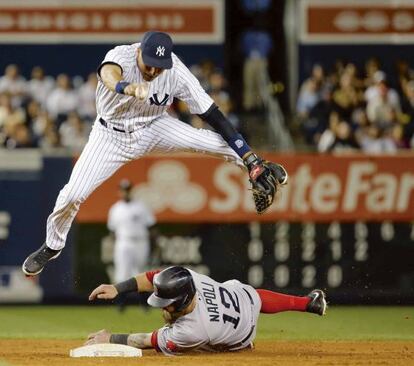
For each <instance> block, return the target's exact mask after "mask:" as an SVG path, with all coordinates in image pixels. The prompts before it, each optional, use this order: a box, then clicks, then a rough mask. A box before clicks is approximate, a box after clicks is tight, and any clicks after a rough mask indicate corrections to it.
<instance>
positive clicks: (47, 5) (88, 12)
mask: <svg viewBox="0 0 414 366" xmlns="http://www.w3.org/2000/svg"><path fill="white" fill-rule="evenodd" d="M153 29H157V30H161V31H164V32H169V33H171V34H172V35H173V38H174V41H175V42H176V43H221V42H223V39H224V4H223V2H222V1H221V0H198V1H192V0H176V1H167V0H140V1H128V0H117V1H113V0H111V1H109V0H89V1H80V0H57V1H56V0H19V1H12V0H3V1H1V3H0V42H3V43H18V42H24V43H65V42H66V43H69V42H71V43H74V42H75V43H99V42H101V43H112V42H131V43H132V42H136V41H137V40H138V39H139V36H140V35H141V34H142V33H144V32H146V31H148V30H153Z"/></svg>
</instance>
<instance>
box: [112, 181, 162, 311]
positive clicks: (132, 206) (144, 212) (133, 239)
mask: <svg viewBox="0 0 414 366" xmlns="http://www.w3.org/2000/svg"><path fill="white" fill-rule="evenodd" d="M132 188H133V186H132V183H131V182H130V181H129V180H128V179H123V180H121V182H120V183H119V195H120V197H121V199H120V200H119V201H117V202H116V203H115V204H114V205H113V206H112V207H111V208H110V210H109V213H108V229H109V230H110V232H111V235H112V236H113V238H114V240H115V245H114V280H115V282H122V281H125V280H127V279H128V278H131V277H132V276H134V275H135V274H136V273H141V272H144V271H145V270H146V266H147V264H148V262H149V259H150V254H151V245H150V241H151V239H154V238H155V236H156V229H155V227H154V225H155V223H156V220H155V217H154V215H153V213H152V212H151V210H150V209H149V208H148V207H147V206H146V205H145V204H144V203H143V202H142V201H139V200H137V199H133V198H132V194H131V193H132ZM126 302H127V296H121V297H120V298H119V299H118V304H119V305H120V310H123V309H124V307H125V305H126Z"/></svg>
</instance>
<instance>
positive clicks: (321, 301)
mask: <svg viewBox="0 0 414 366" xmlns="http://www.w3.org/2000/svg"><path fill="white" fill-rule="evenodd" d="M308 297H309V298H310V301H309V304H308V306H307V307H306V311H307V312H308V313H313V314H318V315H321V316H322V315H325V313H326V308H327V307H328V305H327V303H326V299H325V297H326V295H325V293H324V292H323V291H322V290H313V291H311V292H310V293H309V294H308Z"/></svg>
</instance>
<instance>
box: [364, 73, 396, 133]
mask: <svg viewBox="0 0 414 366" xmlns="http://www.w3.org/2000/svg"><path fill="white" fill-rule="evenodd" d="M400 114H401V107H400V102H399V97H398V95H397V94H396V92H395V90H393V89H391V90H390V88H389V87H388V85H387V83H386V82H385V80H381V81H380V82H378V84H377V85H376V88H375V92H373V93H372V94H371V95H370V96H369V99H368V102H367V116H368V119H369V120H370V122H372V123H374V124H375V125H377V126H378V127H379V128H380V129H386V128H390V127H391V126H392V125H393V124H394V123H398V117H399V115H400Z"/></svg>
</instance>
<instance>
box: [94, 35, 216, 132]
mask: <svg viewBox="0 0 414 366" xmlns="http://www.w3.org/2000/svg"><path fill="white" fill-rule="evenodd" d="M139 45H140V43H134V44H132V45H123V46H117V47H115V48H113V49H112V50H110V51H109V52H108V53H107V54H106V56H105V59H104V60H103V62H102V64H105V63H115V64H117V65H119V66H121V68H122V76H123V79H124V80H125V81H127V82H130V83H143V82H145V81H144V79H143V77H142V74H141V72H140V71H139V68H138V65H137V52H138V48H139ZM172 60H173V67H172V68H171V69H167V70H164V71H163V72H162V73H161V74H160V75H159V76H158V77H156V78H155V79H154V80H153V81H151V82H149V92H148V97H147V99H146V101H145V102H144V103H142V102H140V101H138V99H137V98H135V97H132V96H127V95H123V94H117V93H115V92H112V91H111V90H109V89H108V88H107V87H106V86H105V84H104V83H103V81H102V80H101V79H100V78H99V81H98V86H97V89H96V109H97V113H98V116H100V117H102V118H103V119H104V120H105V121H106V122H110V123H112V124H113V125H114V126H116V127H118V128H122V129H125V130H128V131H133V130H134V129H135V127H136V126H138V125H139V124H143V123H148V122H151V121H152V120H154V119H156V118H157V117H159V116H161V115H162V114H165V113H167V109H168V108H169V106H170V105H171V103H172V102H173V98H174V97H175V98H178V99H180V100H182V101H184V102H185V103H186V104H187V105H188V107H189V109H190V112H191V113H193V114H202V113H204V112H206V111H207V110H208V109H209V108H210V106H211V105H212V104H213V100H212V99H211V98H210V96H209V95H208V94H207V93H206V92H205V91H204V89H203V88H202V87H201V85H200V83H199V81H198V80H197V78H196V77H195V76H194V75H193V74H192V73H191V72H190V70H188V68H187V67H186V66H185V65H184V64H183V63H182V62H181V61H180V60H179V59H178V57H177V56H176V55H175V54H174V53H172Z"/></svg>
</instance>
